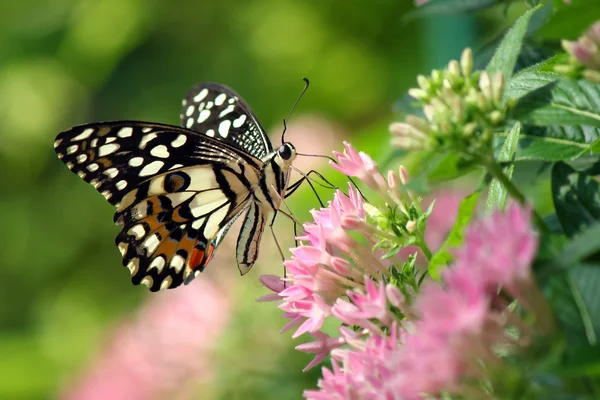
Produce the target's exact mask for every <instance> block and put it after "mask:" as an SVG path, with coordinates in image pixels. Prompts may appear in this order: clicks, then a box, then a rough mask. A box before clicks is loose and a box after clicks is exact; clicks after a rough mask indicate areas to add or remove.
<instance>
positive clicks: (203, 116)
mask: <svg viewBox="0 0 600 400" xmlns="http://www.w3.org/2000/svg"><path fill="white" fill-rule="evenodd" d="M210 114H211V112H210V110H202V111H200V114H198V123H199V124H200V123H202V122H204V121H206V120H207V119H208V117H210Z"/></svg>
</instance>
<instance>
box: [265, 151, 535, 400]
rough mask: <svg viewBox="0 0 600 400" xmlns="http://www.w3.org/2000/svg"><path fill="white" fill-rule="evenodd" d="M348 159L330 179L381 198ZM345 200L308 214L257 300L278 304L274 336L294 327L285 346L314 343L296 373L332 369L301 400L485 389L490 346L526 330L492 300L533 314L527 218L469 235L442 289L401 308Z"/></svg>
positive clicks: (357, 213)
mask: <svg viewBox="0 0 600 400" xmlns="http://www.w3.org/2000/svg"><path fill="white" fill-rule="evenodd" d="M346 150H347V151H346V153H347V154H337V157H338V159H342V160H344V161H345V162H341V166H338V169H340V170H343V172H345V173H348V172H351V175H353V176H360V177H361V178H362V179H365V180H367V181H368V182H370V183H371V184H373V185H374V186H375V185H376V187H377V188H380V189H383V188H384V184H383V183H382V182H381V181H379V179H378V177H379V176H381V174H379V172H378V171H377V170H376V167H373V166H374V163H372V164H371V161H372V160H371V161H370V158H368V156H366V155H361V154H359V153H357V152H356V151H354V150H353V149H352V148H351V146H349V145H346ZM378 181H379V182H378ZM391 186H392V185H388V186H387V189H392V187H391ZM384 191H385V190H384ZM387 192H389V190H388V191H387ZM348 193H349V195H348V196H346V195H344V194H343V193H342V192H340V191H338V192H337V193H336V194H335V197H334V200H333V201H332V202H331V203H330V204H329V207H327V208H324V209H321V210H319V211H313V217H314V222H312V223H308V224H306V225H305V231H306V233H305V235H304V236H302V237H300V238H299V240H301V241H303V242H304V243H305V245H303V246H300V247H297V248H295V249H292V254H293V257H292V259H291V260H289V261H286V263H285V266H286V269H287V278H286V281H285V282H284V280H282V279H280V278H278V277H274V276H266V277H263V278H262V282H263V284H264V285H265V286H266V287H268V288H269V289H271V290H272V291H273V292H275V293H273V294H271V295H267V296H265V297H264V298H263V299H262V300H281V305H280V308H281V309H282V310H284V311H285V317H286V318H289V319H290V320H291V321H290V322H289V323H288V324H287V325H286V326H285V327H284V328H283V330H287V329H290V328H293V327H297V329H296V332H295V333H294V335H293V336H294V337H298V336H300V335H302V334H304V333H309V334H310V335H312V336H313V337H314V338H315V339H316V340H315V341H313V342H310V343H305V344H302V345H299V346H297V349H298V350H300V351H303V352H307V353H313V354H315V358H314V359H313V360H312V361H311V362H310V364H309V365H307V367H306V368H305V370H306V369H309V368H312V367H314V366H316V365H317V364H319V363H320V362H321V361H323V360H324V359H325V358H327V357H329V356H330V357H331V359H332V368H331V370H330V369H328V368H323V378H322V379H321V380H320V381H319V383H318V386H319V390H308V391H306V392H305V396H306V398H308V399H315V400H320V399H346V398H361V399H362V398H364V399H379V398H392V399H396V398H398V399H400V398H402V399H420V398H423V397H422V396H423V395H428V396H437V395H440V394H441V393H446V392H448V393H459V392H460V391H461V388H462V386H460V385H459V383H461V382H463V381H465V380H471V379H474V380H477V379H481V378H483V377H484V376H482V374H485V373H489V372H490V366H493V365H498V361H501V360H499V359H498V356H497V355H495V353H494V352H492V351H491V350H490V349H491V348H492V347H493V346H495V345H503V344H513V345H514V344H515V343H513V342H514V341H515V339H514V338H510V337H507V335H506V334H505V332H506V328H507V326H509V325H512V324H514V325H517V326H519V328H520V333H521V336H520V339H521V340H522V339H523V337H527V335H528V333H529V332H527V330H526V329H523V328H524V326H526V324H524V323H523V322H522V321H520V320H519V319H518V317H516V316H515V315H514V314H511V313H510V312H509V311H508V310H507V307H506V305H507V304H506V300H504V303H502V301H500V300H499V299H500V297H499V296H498V295H497V294H498V291H499V290H502V291H503V292H504V293H506V294H507V295H508V296H511V297H512V298H513V299H516V300H518V301H519V303H520V304H521V305H522V307H523V308H524V309H525V310H527V311H529V312H531V313H532V314H535V315H536V317H540V315H539V314H536V312H537V311H539V310H535V309H533V308H532V307H530V305H532V304H537V303H539V302H535V301H530V299H528V298H527V296H529V295H530V294H531V292H532V291H531V290H530V289H531V288H532V287H535V285H533V282H532V279H531V271H530V267H531V262H532V260H533V257H534V256H535V253H536V249H537V237H536V235H535V234H534V232H533V231H532V230H531V228H530V210H528V209H524V208H520V207H519V206H516V205H512V206H510V207H509V208H508V210H507V211H506V212H500V211H497V212H495V213H494V214H493V215H492V216H490V217H489V218H487V219H484V220H482V221H480V222H477V223H474V224H472V225H471V226H470V227H469V228H468V230H467V232H466V234H465V243H464V245H463V246H462V247H461V248H460V249H458V250H457V251H456V253H455V261H454V264H453V265H452V266H451V267H450V268H448V269H447V270H446V271H445V272H444V273H443V279H442V283H441V284H440V283H438V282H434V281H426V282H425V283H424V284H423V286H422V288H421V291H420V293H418V295H416V297H415V299H416V300H415V301H414V303H413V304H408V303H409V301H410V300H411V299H410V298H407V297H405V293H406V292H403V291H401V289H402V290H407V288H402V287H398V286H397V285H399V283H397V282H395V281H393V280H391V273H390V269H389V268H390V266H391V265H392V264H394V265H397V264H398V262H399V260H398V259H391V260H381V259H380V257H378V256H377V253H375V254H373V252H372V251H371V247H372V245H373V244H374V243H375V242H376V241H377V235H378V230H377V228H376V227H373V226H370V227H367V225H369V224H368V221H367V219H366V217H365V212H364V204H363V200H362V197H361V195H360V193H359V192H358V191H356V190H354V189H353V188H352V187H350V188H349V190H348ZM350 230H355V231H358V232H359V233H360V234H361V235H362V237H363V239H364V240H357V239H356V238H357V236H356V235H350V234H349V232H348V231H350ZM380 233H381V232H380ZM365 240H366V242H365ZM400 265H401V264H400ZM392 282H395V283H392ZM523 294H526V295H523ZM504 298H506V297H504ZM542 317H543V316H542ZM326 319H331V320H336V321H337V322H338V323H339V325H340V327H339V329H338V334H339V336H337V337H332V336H330V335H328V334H327V333H325V332H323V331H321V328H322V326H323V323H324V321H325V320H326ZM519 343H522V342H519ZM500 364H501V362H500ZM482 365H485V366H486V368H487V369H485V370H484V369H483V368H482V367H481V366H482Z"/></svg>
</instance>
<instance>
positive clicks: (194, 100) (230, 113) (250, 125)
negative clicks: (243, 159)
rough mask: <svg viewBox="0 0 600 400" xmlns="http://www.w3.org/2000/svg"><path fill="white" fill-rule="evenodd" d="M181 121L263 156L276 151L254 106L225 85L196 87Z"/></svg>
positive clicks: (208, 84) (184, 108)
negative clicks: (250, 105) (253, 110)
mask: <svg viewBox="0 0 600 400" xmlns="http://www.w3.org/2000/svg"><path fill="white" fill-rule="evenodd" d="M181 124H182V126H184V127H186V128H188V129H192V130H194V131H197V132H199V133H202V134H204V135H206V136H208V137H211V138H215V139H218V140H221V141H223V142H225V143H228V144H230V145H232V146H235V147H237V148H238V149H240V150H242V151H244V152H246V153H248V154H251V155H253V156H254V157H257V158H260V159H262V158H264V157H265V156H266V155H268V154H270V153H272V152H273V147H272V146H271V142H270V141H269V138H268V137H267V135H266V133H265V130H264V128H263V127H262V126H261V124H260V123H259V122H258V119H257V118H256V117H255V116H254V113H253V112H252V110H250V107H249V106H248V105H247V104H246V102H245V101H244V100H243V99H242V98H241V97H240V96H239V95H238V94H237V93H235V92H234V91H233V90H232V89H230V88H228V87H227V86H225V85H221V84H218V83H203V84H200V85H197V86H195V87H193V88H192V89H191V90H190V91H189V92H188V94H187V96H186V97H185V99H184V100H183V102H182V111H181Z"/></svg>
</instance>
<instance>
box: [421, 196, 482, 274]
mask: <svg viewBox="0 0 600 400" xmlns="http://www.w3.org/2000/svg"><path fill="white" fill-rule="evenodd" d="M480 195H481V192H475V193H472V194H470V195H469V196H467V197H465V198H464V199H463V201H461V203H460V206H459V207H458V213H457V215H456V222H455V223H454V226H453V227H452V230H451V231H450V233H449V234H448V237H447V238H446V241H444V243H443V244H442V247H440V249H439V250H438V251H437V252H436V253H435V254H434V255H433V257H432V258H431V262H430V263H429V274H430V275H431V276H432V277H433V278H435V279H439V278H440V276H441V272H442V269H443V268H444V267H446V266H447V265H448V263H450V262H451V261H452V260H453V259H454V257H453V256H452V253H451V251H452V249H454V248H456V247H458V246H460V245H461V244H462V242H463V239H464V231H465V228H466V227H467V226H468V225H469V222H471V219H472V218H473V216H474V213H475V208H476V206H477V201H478V200H479V196H480Z"/></svg>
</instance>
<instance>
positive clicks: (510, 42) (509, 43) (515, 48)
mask: <svg viewBox="0 0 600 400" xmlns="http://www.w3.org/2000/svg"><path fill="white" fill-rule="evenodd" d="M539 8H540V7H539V6H538V7H536V8H532V9H531V10H529V11H527V12H526V13H525V14H523V15H522V16H521V17H520V18H519V19H518V20H517V22H515V24H514V25H513V27H512V28H511V29H510V30H509V31H508V32H507V33H506V35H505V36H504V39H502V42H500V46H498V49H497V50H496V52H495V53H494V55H493V56H492V59H491V60H490V63H489V64H488V66H487V68H486V70H487V72H488V73H489V74H490V75H494V74H495V73H496V72H498V71H500V72H502V74H503V75H504V79H505V81H506V82H508V80H509V79H510V77H511V76H512V74H513V71H514V69H515V64H516V63H517V58H518V57H519V53H520V51H521V44H522V43H523V38H524V37H525V34H526V33H527V25H529V20H530V19H531V16H532V15H533V13H535V12H536V11H537V10H538V9H539Z"/></svg>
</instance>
